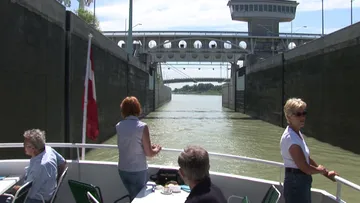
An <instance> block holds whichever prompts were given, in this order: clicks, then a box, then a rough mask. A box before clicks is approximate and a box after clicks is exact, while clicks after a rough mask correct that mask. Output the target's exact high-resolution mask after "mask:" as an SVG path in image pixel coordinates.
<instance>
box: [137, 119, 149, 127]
mask: <svg viewBox="0 0 360 203" xmlns="http://www.w3.org/2000/svg"><path fill="white" fill-rule="evenodd" d="M138 126H139V127H145V126H147V124H146V123H145V122H143V121H140V120H139V121H138Z"/></svg>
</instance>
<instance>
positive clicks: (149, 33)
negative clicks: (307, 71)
mask: <svg viewBox="0 0 360 203" xmlns="http://www.w3.org/2000/svg"><path fill="white" fill-rule="evenodd" d="M102 33H103V34H104V35H105V36H124V37H125V36H126V35H127V32H126V31H103V32H102ZM132 35H133V36H169V35H173V36H192V35H194V36H199V35H200V36H224V37H252V38H279V37H280V38H310V39H313V38H320V37H321V36H322V35H321V34H312V33H279V34H278V36H276V35H268V36H251V33H249V32H234V31H133V32H132Z"/></svg>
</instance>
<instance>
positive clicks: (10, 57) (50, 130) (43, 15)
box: [0, 0, 65, 158]
mask: <svg viewBox="0 0 360 203" xmlns="http://www.w3.org/2000/svg"><path fill="white" fill-rule="evenodd" d="M21 2H22V4H23V5H24V6H21V5H19V4H17V3H12V2H10V1H9V0H2V1H0V27H1V30H2V31H1V32H0V39H2V43H1V45H2V46H1V50H2V51H1V60H0V92H1V100H0V112H1V113H0V123H1V128H2V133H1V136H0V142H23V141H24V139H23V133H24V131H25V130H27V129H30V128H41V129H46V132H47V140H48V141H53V142H63V141H64V133H65V131H64V103H65V100H64V93H65V89H64V76H65V71H64V64H65V51H64V50H65V43H64V41H65V23H64V20H65V9H63V7H62V6H61V5H60V4H54V3H53V2H52V1H41V0H32V2H31V5H32V6H28V5H27V3H29V1H21ZM23 153H24V152H23V149H1V150H0V154H1V157H4V156H3V155H4V154H7V155H14V156H17V155H23ZM4 158H5V157H4Z"/></svg>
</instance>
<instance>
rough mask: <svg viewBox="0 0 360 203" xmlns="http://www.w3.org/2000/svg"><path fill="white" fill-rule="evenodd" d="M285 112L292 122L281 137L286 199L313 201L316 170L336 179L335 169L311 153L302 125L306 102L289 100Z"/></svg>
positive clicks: (288, 201)
mask: <svg viewBox="0 0 360 203" xmlns="http://www.w3.org/2000/svg"><path fill="white" fill-rule="evenodd" d="M284 113H285V117H286V120H287V123H288V126H287V127H286V129H285V131H284V133H283V135H282V137H281V141H280V147H281V155H282V158H283V160H284V165H285V180H284V197H285V203H311V184H312V176H311V175H312V174H317V173H320V174H323V175H324V176H325V177H327V178H329V179H331V180H333V181H335V180H334V176H335V175H337V173H336V172H335V171H328V170H326V169H325V168H324V167H323V166H321V165H318V164H317V163H316V162H315V161H314V160H313V159H311V157H310V151H309V148H308V146H307V145H306V142H305V140H304V136H303V135H302V133H301V132H300V129H301V128H302V127H304V124H305V116H306V103H305V102H304V101H302V100H301V99H298V98H291V99H289V100H287V102H286V104H285V106H284Z"/></svg>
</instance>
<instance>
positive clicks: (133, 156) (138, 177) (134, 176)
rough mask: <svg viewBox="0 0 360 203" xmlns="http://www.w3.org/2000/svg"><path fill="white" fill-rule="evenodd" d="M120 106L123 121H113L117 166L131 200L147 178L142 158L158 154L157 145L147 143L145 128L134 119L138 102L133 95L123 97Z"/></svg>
mask: <svg viewBox="0 0 360 203" xmlns="http://www.w3.org/2000/svg"><path fill="white" fill-rule="evenodd" d="M120 108H121V115H122V116H123V118H124V120H122V121H120V122H119V123H118V124H116V134H117V137H118V139H117V144H118V149H119V162H118V169H119V175H120V178H121V180H122V182H123V184H124V186H125V188H126V189H127V190H128V192H129V196H130V199H131V200H133V199H134V198H135V197H136V195H137V194H138V193H139V192H140V190H141V189H142V188H143V187H145V185H146V182H147V180H148V174H147V169H148V165H147V162H146V157H153V156H155V155H156V154H158V153H159V152H160V150H161V146H160V145H156V144H154V145H151V141H150V134H149V128H148V126H147V125H146V123H144V122H141V121H140V120H139V119H138V116H139V115H140V113H141V105H140V103H139V101H138V100H137V98H136V97H126V98H125V99H124V100H123V101H122V102H121V105H120Z"/></svg>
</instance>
